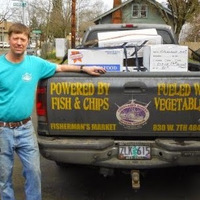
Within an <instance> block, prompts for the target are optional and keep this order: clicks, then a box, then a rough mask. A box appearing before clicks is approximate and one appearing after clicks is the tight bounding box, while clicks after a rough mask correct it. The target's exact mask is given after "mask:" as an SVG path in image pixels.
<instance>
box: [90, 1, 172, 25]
mask: <svg viewBox="0 0 200 200" xmlns="http://www.w3.org/2000/svg"><path fill="white" fill-rule="evenodd" d="M132 1H134V0H127V1H125V2H123V3H122V4H121V5H119V6H117V7H115V8H112V9H110V10H108V11H107V12H105V13H103V14H102V15H100V16H98V17H97V18H95V19H94V22H96V21H98V20H100V19H102V18H104V17H106V16H108V15H110V14H112V13H113V12H115V11H116V10H118V9H120V8H122V7H124V6H125V5H127V4H129V3H131V2H132ZM146 1H148V2H149V3H151V4H153V5H156V4H157V5H158V6H159V7H160V8H161V9H162V10H164V11H165V12H167V13H168V14H169V15H172V13H171V10H170V9H169V8H166V7H164V6H163V5H162V4H161V3H159V2H157V1H156V0H146Z"/></svg>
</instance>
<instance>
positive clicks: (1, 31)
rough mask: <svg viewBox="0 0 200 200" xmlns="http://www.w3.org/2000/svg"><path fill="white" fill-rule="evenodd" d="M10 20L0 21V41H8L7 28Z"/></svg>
mask: <svg viewBox="0 0 200 200" xmlns="http://www.w3.org/2000/svg"><path fill="white" fill-rule="evenodd" d="M12 24H13V23H12V22H8V21H2V22H1V23H0V41H1V42H8V29H9V28H10V26H11V25H12Z"/></svg>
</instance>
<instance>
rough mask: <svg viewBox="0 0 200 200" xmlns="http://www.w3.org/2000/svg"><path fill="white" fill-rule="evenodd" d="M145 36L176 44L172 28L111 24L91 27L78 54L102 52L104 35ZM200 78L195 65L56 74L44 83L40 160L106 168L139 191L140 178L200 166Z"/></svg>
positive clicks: (103, 170) (40, 97) (39, 108)
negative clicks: (151, 32) (152, 32)
mask: <svg viewBox="0 0 200 200" xmlns="http://www.w3.org/2000/svg"><path fill="white" fill-rule="evenodd" d="M144 28H145V29H146V28H155V29H156V30H157V32H158V34H159V35H161V36H162V39H163V41H164V44H177V42H176V39H175V37H174V34H173V32H172V29H171V28H170V27H169V26H163V25H152V24H151V25H144V24H141V25H137V26H130V25H128V26H124V25H122V24H108V25H96V26H93V27H90V28H89V29H88V31H86V33H85V36H84V37H83V41H82V45H80V46H79V49H95V48H96V47H97V46H98V38H97V34H98V33H99V32H106V31H121V30H130V29H131V30H138V29H144ZM102 59H103V58H102ZM179 64H180V63H178V62H176V63H174V62H173V65H174V67H176V66H177V65H179ZM136 67H138V66H136ZM199 71H200V68H199V65H194V64H191V63H188V71H187V72H150V71H145V72H144V71H142V70H140V71H137V70H136V71H123V72H109V73H106V74H105V75H102V76H100V77H91V76H89V75H87V74H84V73H56V74H55V76H53V77H51V78H49V79H45V80H42V81H41V82H40V83H39V86H38V90H37V115H38V130H37V132H38V142H39V146H40V151H41V154H42V155H43V156H44V157H45V158H47V159H50V160H53V161H55V162H56V163H57V164H62V163H67V164H78V165H88V166H96V167H99V168H100V172H101V173H102V174H103V175H105V176H107V175H109V174H110V173H111V172H113V171H114V170H115V169H119V170H126V171H127V170H128V171H130V173H131V177H132V186H133V188H139V187H140V170H144V169H152V168H164V167H174V166H194V165H199V164H200V115H199V111H200V102H199V95H200V84H199V78H200V72H199ZM111 174H112V173H111Z"/></svg>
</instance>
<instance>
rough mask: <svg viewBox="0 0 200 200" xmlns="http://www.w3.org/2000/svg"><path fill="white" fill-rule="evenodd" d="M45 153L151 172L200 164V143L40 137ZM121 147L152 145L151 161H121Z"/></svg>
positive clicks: (71, 160)
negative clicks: (155, 169) (119, 156)
mask: <svg viewBox="0 0 200 200" xmlns="http://www.w3.org/2000/svg"><path fill="white" fill-rule="evenodd" d="M38 143H39V147H40V152H41V154H42V155H43V156H44V157H45V158H47V159H50V160H54V161H56V162H63V163H68V164H81V165H82V164H84V165H93V166H100V167H109V168H122V169H150V168H162V167H172V166H194V165H200V141H196V140H183V139H181V140H180V139H176V140H172V139H156V140H149V141H138V140H136V141H134V140H128V141H122V140H113V139H107V138H101V139H94V138H69V139H64V138H58V137H45V136H42V137H41V136H38ZM119 144H123V145H131V144H134V145H149V146H150V147H151V159H150V160H120V159H118V147H119Z"/></svg>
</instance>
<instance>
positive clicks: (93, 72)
mask: <svg viewBox="0 0 200 200" xmlns="http://www.w3.org/2000/svg"><path fill="white" fill-rule="evenodd" d="M81 71H82V72H86V73H88V74H90V75H93V76H99V75H101V74H105V73H106V70H105V69H104V68H103V67H98V66H93V67H87V66H82V69H81Z"/></svg>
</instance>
